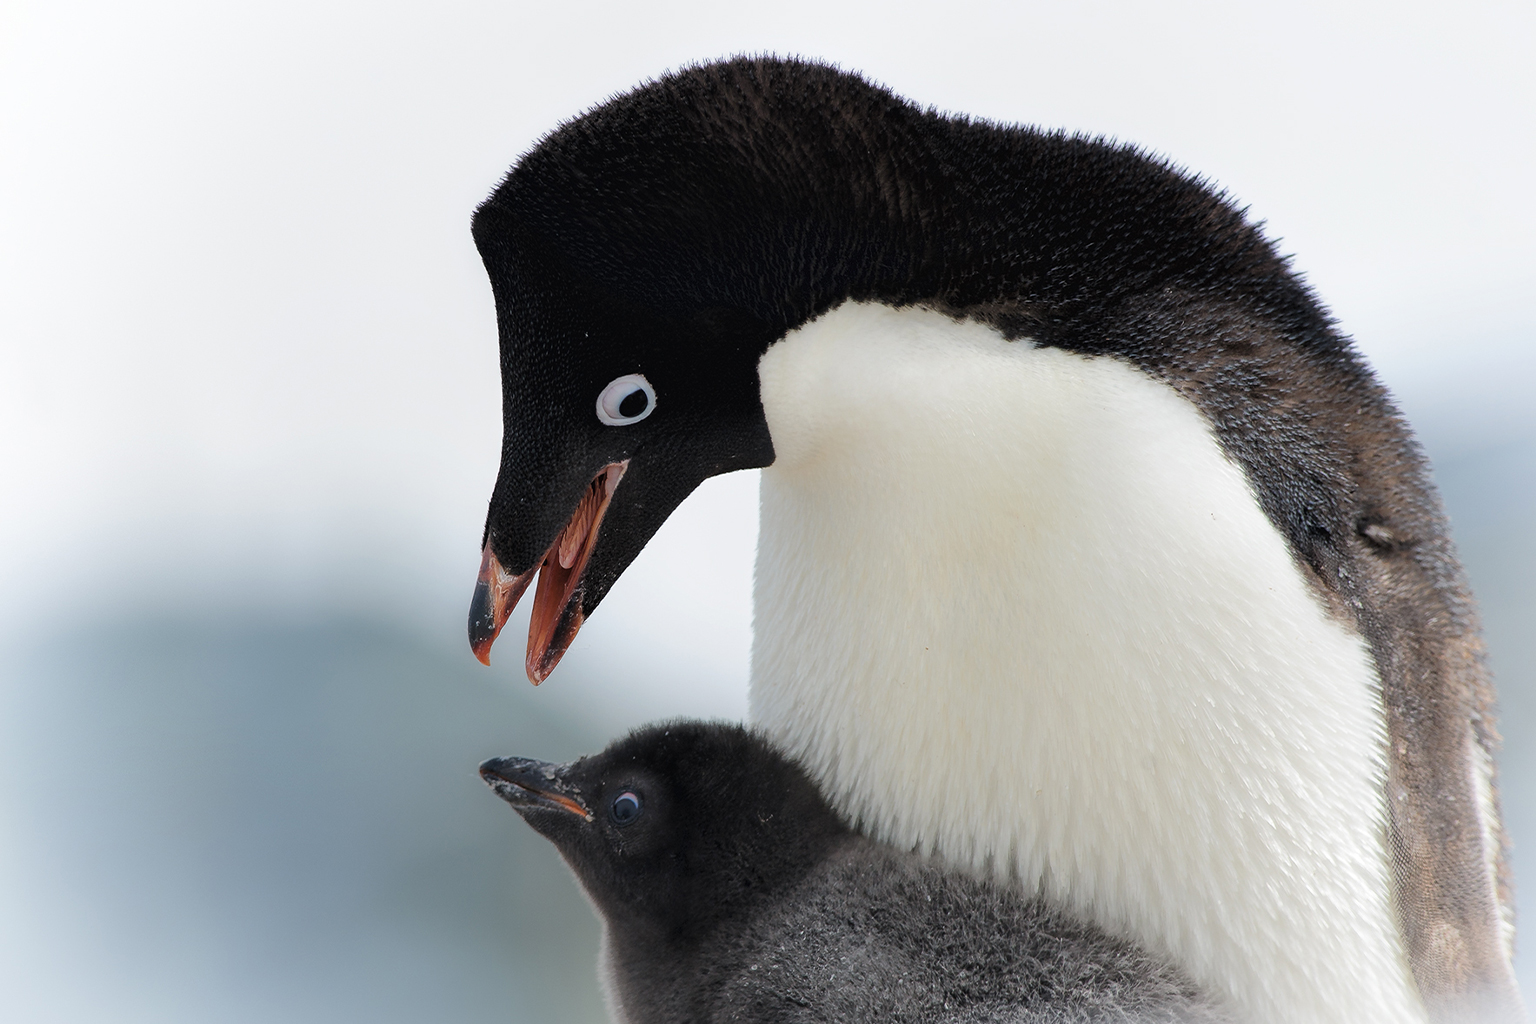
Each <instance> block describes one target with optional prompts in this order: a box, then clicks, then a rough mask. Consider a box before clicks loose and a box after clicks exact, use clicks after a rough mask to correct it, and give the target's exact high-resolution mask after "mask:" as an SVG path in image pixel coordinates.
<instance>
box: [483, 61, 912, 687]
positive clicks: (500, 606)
mask: <svg viewBox="0 0 1536 1024" xmlns="http://www.w3.org/2000/svg"><path fill="white" fill-rule="evenodd" d="M833 95H838V96H841V97H842V99H843V100H844V101H845V102H844V103H843V104H842V106H839V105H838V104H836V103H829V102H828V98H829V97H830V96H833ZM893 103H894V104H895V106H894V107H893V108H892V110H893V112H894V113H897V114H900V115H902V116H905V115H907V114H909V113H910V110H909V108H908V107H907V106H906V105H904V104H900V103H899V102H898V101H894V99H893V98H892V97H891V96H890V95H889V94H888V93H886V92H884V91H883V90H879V89H876V88H875V87H873V86H870V85H869V84H868V83H866V82H864V81H863V80H861V79H859V78H857V77H855V76H853V75H848V74H845V73H843V72H839V71H836V70H835V69H832V68H827V67H823V66H819V65H812V64H800V63H795V62H766V63H758V62H750V61H742V62H735V63H732V64H727V65H720V66H715V67H711V68H703V69H694V71H692V72H689V73H683V74H680V75H677V76H673V77H671V78H668V79H664V80H662V81H661V82H657V83H653V84H652V85H650V86H648V87H646V88H644V89H641V90H638V91H636V92H634V93H631V94H629V95H627V96H623V97H619V98H618V99H615V100H613V101H611V102H609V103H608V104H606V105H604V106H603V107H601V108H599V109H597V110H596V111H593V112H591V113H589V114H588V115H586V116H584V117H582V118H579V119H577V120H575V121H573V122H571V123H569V124H567V125H565V126H564V127H562V128H560V129H559V130H557V131H555V132H554V133H552V134H551V135H550V136H548V137H547V138H545V139H544V140H543V141H542V142H541V143H540V144H539V145H538V146H537V147H536V148H535V149H534V150H533V151H532V152H530V153H528V154H527V155H526V156H525V157H524V158H523V159H522V160H521V161H519V163H518V164H517V166H515V167H514V168H513V169H512V171H511V172H510V174H509V175H508V176H507V178H506V180H505V181H504V182H503V183H502V184H501V185H500V186H499V187H498V188H497V189H496V191H495V192H494V194H493V195H492V196H491V197H490V199H488V200H487V201H486V202H485V203H484V204H483V205H482V206H481V207H480V208H479V210H477V211H476V214H475V218H474V236H475V242H476V245H477V247H478V248H479V250H480V253H481V256H482V258H483V260H484V263H485V267H486V270H487V272H488V274H489V277H490V281H491V286H492V291H493V293H494V296H495V301H496V310H497V321H498V326H499V333H500V342H501V372H502V384H503V450H502V460H501V467H500V471H499V474H498V477H497V481H496V486H495V489H494V492H493V494H492V498H491V502H490V509H489V512H488V515H487V519H486V528H485V536H484V541H483V543H484V549H483V554H482V564H481V573H480V578H479V582H478V585H477V587H476V591H475V598H474V601H473V604H472V607H471V612H470V624H469V634H470V643H471V646H472V648H473V649H474V651H475V653H476V654H477V656H479V657H480V659H481V660H482V661H485V662H486V663H487V664H488V663H489V652H490V648H491V644H492V643H493V642H494V640H495V638H496V635H497V633H498V632H499V630H500V629H501V626H502V625H503V623H504V622H505V621H506V618H507V616H508V614H509V613H510V611H511V609H512V605H513V604H515V602H516V600H517V598H518V597H519V596H520V595H521V594H522V592H523V591H524V590H525V589H526V588H527V586H528V585H529V583H530V582H531V581H532V579H533V576H534V574H535V573H536V572H538V571H539V570H540V569H541V567H542V570H543V572H542V574H541V576H540V582H539V587H538V593H537V594H536V596H535V600H534V608H533V621H532V624H531V627H530V633H529V645H528V653H527V671H528V676H529V678H530V679H531V680H532V681H534V682H535V683H537V682H539V681H541V680H542V679H544V678H545V676H546V675H548V673H549V672H550V671H551V670H553V668H554V666H555V664H556V663H557V662H558V661H559V659H560V656H561V655H562V654H563V653H564V651H565V649H566V647H567V646H568V645H569V643H570V641H571V639H572V638H573V637H574V635H575V633H576V630H577V629H578V628H579V627H580V625H581V623H582V621H583V619H584V618H585V617H586V616H587V615H589V614H591V612H592V610H593V609H594V608H596V606H597V604H598V603H599V602H600V601H601V600H602V598H603V596H604V595H605V594H606V593H607V592H608V589H609V588H610V587H611V586H612V585H613V583H614V581H615V580H616V579H617V578H618V576H619V574H620V573H622V572H623V570H624V569H625V568H626V567H627V566H628V565H629V563H630V562H631V561H632V560H633V559H634V558H635V556H636V555H637V554H639V552H640V550H641V548H643V547H644V545H645V543H646V542H647V541H648V540H649V539H650V537H651V536H652V535H653V534H654V533H655V532H656V530H657V529H659V528H660V526H661V524H662V523H663V522H664V521H665V520H666V518H667V516H668V515H669V514H670V513H671V512H672V511H673V509H675V508H676V507H677V505H678V504H679V503H680V502H682V500H683V499H684V498H686V497H687V496H688V494H690V493H691V492H692V491H693V490H694V488H696V487H697V486H698V485H699V484H700V483H701V482H702V481H704V480H705V479H707V478H709V477H711V476H715V475H717V474H720V473H726V472H730V471H732V470H736V469H749V468H758V467H762V466H766V465H768V464H770V463H771V462H772V461H773V458H774V452H773V444H772V441H771V439H770V437H769V433H768V427H767V424H766V421H765V419H764V415H763V407H762V403H761V400H760V398H759V393H758V379H757V363H758V360H759V358H760V357H761V355H762V354H763V352H764V351H765V350H766V349H767V348H768V346H769V345H771V344H772V343H773V342H774V341H776V340H777V339H779V338H781V337H783V336H784V335H785V334H786V333H787V332H789V331H790V330H792V329H794V328H795V327H797V326H799V325H801V324H804V323H805V322H807V321H808V320H810V319H812V318H813V317H814V316H816V315H817V314H819V313H820V312H823V311H825V310H826V309H829V308H831V307H832V306H833V305H835V304H836V303H837V302H840V301H842V300H843V299H846V298H848V297H850V296H851V295H854V294H855V293H858V292H860V291H866V292H867V291H870V290H871V289H872V288H876V286H875V285H874V284H873V282H874V280H875V278H877V277H878V278H880V279H881V280H883V281H885V282H887V284H888V283H889V281H890V280H893V279H895V280H900V279H902V278H904V277H905V276H907V269H908V268H909V266H910V265H911V264H912V263H913V259H914V257H913V253H914V252H915V251H916V249H917V248H918V247H914V246H912V245H907V244H901V239H900V238H899V237H898V236H900V234H901V229H900V226H899V225H900V222H901V219H902V210H901V206H900V203H898V202H897V201H896V198H895V197H894V196H893V195H882V194H881V193H880V192H879V190H878V189H875V190H873V191H871V190H870V189H868V188H866V187H865V185H864V184H863V183H867V182H869V181H872V180H875V179H876V178H877V177H878V174H877V169H876V166H875V165H876V164H877V163H878V160H879V158H878V155H877V154H876V152H875V151H874V150H873V149H872V148H871V147H870V146H869V145H868V144H867V142H868V140H867V139H865V138H864V136H865V135H867V134H868V133H869V132H871V131H875V130H877V129H878V123H879V121H880V120H881V117H882V116H883V115H882V113H881V111H882V110H884V108H885V107H888V106H891V104H893ZM855 108H856V110H857V114H858V116H857V117H856V116H854V115H855ZM866 108H867V109H866ZM829 111H832V112H834V113H832V114H829ZM856 125H857V126H858V127H857V130H854V128H855V126H856ZM844 129H847V130H846V131H845V130H844ZM792 140H795V141H794V144H790V143H791V141H792ZM845 165H846V166H845ZM866 165H867V166H866ZM892 187H894V185H893V186H892ZM877 271H878V273H877ZM876 290H881V291H882V292H890V290H891V289H890V288H889V287H885V286H882V287H880V288H876Z"/></svg>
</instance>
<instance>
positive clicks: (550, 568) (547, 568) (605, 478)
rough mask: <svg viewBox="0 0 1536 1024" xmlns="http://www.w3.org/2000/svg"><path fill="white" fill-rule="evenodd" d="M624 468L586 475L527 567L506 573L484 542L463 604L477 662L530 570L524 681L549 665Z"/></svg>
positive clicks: (486, 654)
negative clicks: (572, 506) (566, 516)
mask: <svg viewBox="0 0 1536 1024" xmlns="http://www.w3.org/2000/svg"><path fill="white" fill-rule="evenodd" d="M628 467H629V460H627V459H626V460H625V461H623V462H613V463H609V464H608V465H607V466H604V467H603V469H602V472H600V473H598V474H597V476H595V477H593V478H592V482H591V483H590V484H588V485H587V490H586V493H585V494H583V495H582V496H581V500H580V501H579V502H577V503H576V511H575V512H573V513H571V518H570V521H569V522H568V523H566V524H565V528H564V529H562V530H561V531H560V533H559V534H558V535H557V536H556V537H555V541H554V543H553V544H551V545H550V546H549V550H548V551H546V552H545V553H544V558H543V559H542V561H541V562H540V563H539V564H538V565H535V566H534V567H533V568H531V569H529V570H528V571H527V572H525V573H523V574H521V575H518V576H514V575H512V574H511V573H509V572H507V571H506V570H505V569H504V568H502V566H501V563H500V562H499V561H497V560H496V554H495V552H493V551H492V550H491V545H490V541H489V540H487V541H486V545H485V552H484V553H483V554H482V555H481V558H480V578H479V580H478V581H477V582H476V583H475V596H474V599H473V600H472V601H471V602H470V605H469V646H470V649H471V650H473V651H474V652H475V657H477V658H479V659H480V661H481V663H482V664H485V665H489V664H490V663H491V645H492V644H494V643H495V642H496V637H497V635H498V634H500V633H501V627H502V626H504V625H506V622H507V617H508V616H509V615H511V614H512V609H513V608H515V607H516V606H517V602H518V599H519V598H521V597H522V596H523V591H525V590H527V589H528V584H529V583H531V582H532V581H533V576H534V573H538V576H539V586H538V589H537V590H536V591H535V592H534V595H533V615H532V618H531V619H530V620H529V623H528V659H527V670H528V680H529V682H531V683H533V684H534V685H535V686H537V685H538V684H539V683H541V682H543V681H544V680H545V678H546V677H548V675H549V674H550V673H551V672H553V671H554V670H555V666H556V665H558V664H559V663H560V658H561V657H562V656H563V655H564V654H565V652H566V649H567V648H569V647H570V646H571V641H572V640H574V639H576V632H577V630H579V629H581V623H582V614H583V613H582V609H581V604H582V602H581V598H582V593H581V576H582V573H583V572H584V571H585V570H586V568H587V562H588V560H589V559H590V558H591V557H592V548H593V547H594V546H595V545H596V544H597V531H598V529H599V528H600V527H601V526H602V523H603V513H604V512H606V511H607V510H608V504H609V502H611V501H612V500H613V492H614V490H615V489H616V488H617V487H618V486H619V481H620V480H621V479H623V477H624V471H625V470H626V469H627V468H628ZM487 763H490V762H487ZM482 774H483V769H482Z"/></svg>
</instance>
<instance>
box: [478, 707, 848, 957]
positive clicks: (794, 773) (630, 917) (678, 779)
mask: <svg viewBox="0 0 1536 1024" xmlns="http://www.w3.org/2000/svg"><path fill="white" fill-rule="evenodd" d="M480 775H481V777H482V778H483V779H484V780H485V781H486V782H487V783H488V784H489V785H490V786H491V788H492V789H494V790H495V791H496V793H497V794H498V795H499V796H501V797H502V799H504V800H506V801H507V802H508V803H510V804H511V805H512V806H513V808H514V809H516V810H517V812H518V813H519V814H520V815H522V817H523V819H524V820H525V821H527V822H528V824H529V825H531V826H533V828H534V829H535V830H537V831H538V832H539V833H540V834H541V835H543V836H544V837H545V838H547V839H549V840H550V841H551V842H553V843H554V844H555V846H556V847H557V848H558V849H559V850H560V853H561V855H562V856H563V857H564V858H565V861H566V863H568V864H569V865H570V866H571V869H572V870H573V871H574V872H575V873H576V876H577V877H578V878H579V879H580V881H581V883H582V886H583V887H584V888H585V889H586V890H587V893H588V894H589V895H590V896H591V898H592V900H593V902H594V903H595V904H597V906H598V908H599V909H600V910H601V911H602V912H603V914H604V916H605V917H606V918H608V919H609V920H610V921H614V922H620V923H623V922H631V923H639V924H641V925H642V926H647V927H649V928H653V929H659V930H660V931H662V932H664V933H665V934H668V935H678V934H691V933H696V932H698V931H699V930H701V929H704V928H707V927H708V926H709V925H710V924H711V923H713V922H716V921H718V920H720V919H722V918H723V917H728V916H731V915H735V914H739V913H741V912H742V910H743V909H744V908H745V907H747V906H748V905H749V904H750V903H751V902H752V900H754V899H755V898H757V897H760V896H762V895H765V894H767V893H769V892H772V891H775V890H777V889H779V888H781V887H782V886H783V885H785V884H787V883H789V882H791V881H793V880H795V879H796V878H799V877H801V876H803V875H804V874H805V872H807V871H809V870H810V868H811V867H812V866H814V865H815V864H816V863H817V861H819V860H820V859H821V857H823V856H824V855H825V853H826V852H827V850H828V849H829V848H830V846H831V845H832V844H833V843H835V842H836V841H837V840H838V839H840V838H841V837H843V836H845V835H846V834H847V833H846V830H845V828H844V826H843V825H842V824H841V823H840V822H839V820H838V819H837V817H836V815H835V814H834V813H833V812H832V811H831V809H830V808H828V807H827V805H826V803H825V802H824V801H823V800H822V799H821V797H820V795H819V794H818V792H817V791H816V789H815V787H814V786H813V785H812V784H811V782H810V780H809V779H808V778H806V776H805V774H804V773H803V772H802V771H801V770H800V769H799V768H798V767H796V766H795V765H794V764H793V763H791V762H790V761H788V760H787V759H785V758H784V757H782V756H781V755H779V754H778V753H777V752H775V751H774V750H773V748H771V747H770V746H769V745H768V744H767V743H765V742H764V741H763V740H762V739H761V738H759V737H758V736H756V735H754V734H752V733H750V732H748V731H747V730H745V729H743V728H741V727H739V726H727V725H718V724H704V723H689V722H675V723H669V724H664V725H656V726H651V727H648V728H646V729H643V730H640V731H638V732H636V733H633V734H632V735H630V736H628V737H627V738H625V739H623V740H620V741H618V742H616V743H614V744H613V745H612V746H610V747H609V748H608V749H607V750H605V751H603V752H602V753H601V754H597V755H595V756H592V757H584V758H581V759H580V760H577V761H574V762H571V763H569V764H565V765H553V764H548V763H546V762H543V761H533V760H529V759H526V758H495V759H492V760H489V761H486V762H485V763H484V764H482V765H481V766H480Z"/></svg>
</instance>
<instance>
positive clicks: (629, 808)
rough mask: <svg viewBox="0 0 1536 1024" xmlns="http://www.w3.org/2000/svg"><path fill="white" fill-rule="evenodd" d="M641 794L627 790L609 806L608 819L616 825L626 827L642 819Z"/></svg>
mask: <svg viewBox="0 0 1536 1024" xmlns="http://www.w3.org/2000/svg"><path fill="white" fill-rule="evenodd" d="M640 810H641V805H640V794H639V793H634V792H631V791H629V790H627V789H626V790H625V791H624V792H622V793H620V794H619V795H618V796H616V797H614V798H613V803H611V804H609V805H608V817H610V818H612V819H613V823H614V824H615V825H619V826H621V827H622V826H624V825H628V824H629V823H630V822H632V821H634V820H635V819H636V818H638V817H640Z"/></svg>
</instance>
